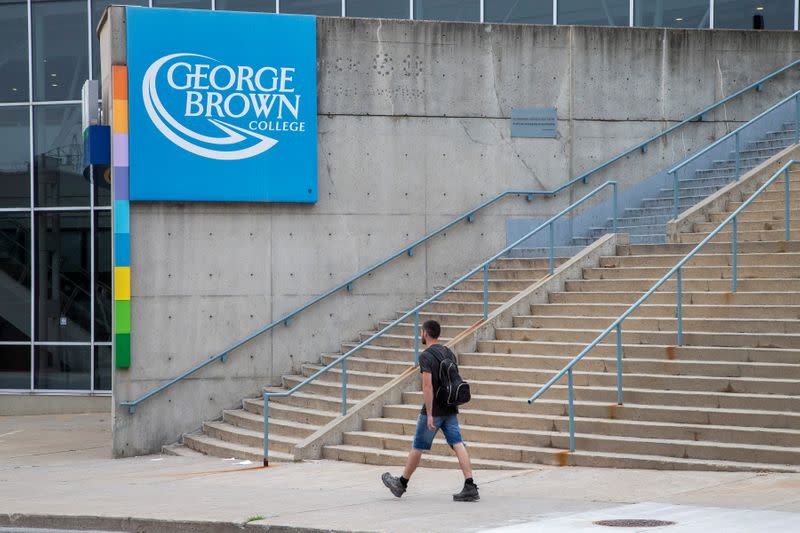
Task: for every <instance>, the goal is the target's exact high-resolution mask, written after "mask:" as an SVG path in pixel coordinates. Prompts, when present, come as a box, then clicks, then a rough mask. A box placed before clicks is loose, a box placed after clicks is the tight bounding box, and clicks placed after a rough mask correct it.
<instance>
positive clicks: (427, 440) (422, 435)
mask: <svg viewBox="0 0 800 533" xmlns="http://www.w3.org/2000/svg"><path fill="white" fill-rule="evenodd" d="M433 425H434V426H435V427H436V429H435V430H434V431H431V430H430V429H428V416H427V415H422V414H421V415H419V418H418V419H417V431H416V433H415V434H414V444H412V447H413V448H414V449H415V450H420V451H427V450H430V449H431V446H432V445H433V438H434V437H435V436H436V433H437V432H438V431H439V430H440V429H441V430H442V433H444V438H445V440H446V441H447V444H449V445H450V446H451V447H452V446H455V445H456V444H458V443H460V442H464V441H463V439H462V438H461V428H459V426H458V417H457V416H456V415H448V416H434V417H433Z"/></svg>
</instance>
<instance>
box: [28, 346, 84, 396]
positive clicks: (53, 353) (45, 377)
mask: <svg viewBox="0 0 800 533" xmlns="http://www.w3.org/2000/svg"><path fill="white" fill-rule="evenodd" d="M33 365H34V366H33V388H34V389H50V390H89V389H90V388H91V383H92V380H91V374H92V360H91V352H90V347H89V346H37V347H36V348H35V349H34V358H33Z"/></svg>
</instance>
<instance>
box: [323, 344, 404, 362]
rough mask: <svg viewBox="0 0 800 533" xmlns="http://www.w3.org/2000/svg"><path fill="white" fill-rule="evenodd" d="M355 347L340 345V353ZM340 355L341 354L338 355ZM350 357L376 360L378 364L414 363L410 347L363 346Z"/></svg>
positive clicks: (353, 345) (354, 345) (352, 345)
mask: <svg viewBox="0 0 800 533" xmlns="http://www.w3.org/2000/svg"><path fill="white" fill-rule="evenodd" d="M356 346H357V345H356V343H349V342H346V343H344V344H342V352H343V353H344V352H349V351H350V350H352V349H353V348H355V347H356ZM339 355H341V354H339ZM352 357H358V358H361V359H370V360H377V361H379V362H382V361H388V362H391V363H398V362H402V363H409V362H413V361H414V349H413V346H412V347H397V346H370V345H367V346H364V347H363V348H361V349H360V350H359V351H358V352H356V353H355V354H353V355H352V356H351V358H352Z"/></svg>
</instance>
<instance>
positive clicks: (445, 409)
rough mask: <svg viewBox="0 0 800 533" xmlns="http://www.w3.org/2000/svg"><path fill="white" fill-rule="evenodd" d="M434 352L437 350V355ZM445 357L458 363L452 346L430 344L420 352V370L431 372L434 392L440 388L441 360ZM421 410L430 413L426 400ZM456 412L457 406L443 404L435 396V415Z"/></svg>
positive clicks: (424, 413) (423, 412) (426, 413)
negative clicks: (426, 406) (451, 348)
mask: <svg viewBox="0 0 800 533" xmlns="http://www.w3.org/2000/svg"><path fill="white" fill-rule="evenodd" d="M433 352H435V353H436V355H434V354H433ZM437 358H438V359H437ZM444 359H450V360H452V361H453V362H454V363H456V364H457V361H456V355H455V354H454V353H453V352H452V351H451V350H450V348H448V347H446V346H442V345H441V344H434V345H433V346H429V347H428V349H427V350H425V351H424V352H422V353H421V354H419V371H420V372H421V373H425V372H428V373H429V374H431V379H432V381H433V392H434V394H435V393H436V389H437V388H439V361H441V360H444ZM420 412H421V413H422V414H423V415H425V416H427V415H428V410H427V409H426V408H425V402H424V401H423V403H422V411H420ZM455 414H458V407H457V406H455V405H441V404H439V403H438V402H437V401H436V397H435V396H434V398H433V416H448V415H455Z"/></svg>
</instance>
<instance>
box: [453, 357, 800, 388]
mask: <svg viewBox="0 0 800 533" xmlns="http://www.w3.org/2000/svg"><path fill="white" fill-rule="evenodd" d="M598 361H600V360H599V359H598ZM568 362H569V361H567V363H568ZM563 366H566V363H565V364H564V365H563ZM563 366H562V368H563ZM651 366H652V365H651ZM732 366H733V368H734V369H735V365H732ZM671 368H672V365H671V364H664V363H663V362H662V363H661V368H660V369H659V368H656V369H655V370H656V371H655V372H653V373H643V372H627V371H626V372H625V373H624V374H623V382H624V383H625V387H626V388H627V387H631V388H634V389H642V390H644V389H658V390H671V391H696V392H736V393H741V394H781V395H785V396H792V395H793V394H798V393H800V379H797V378H795V379H788V378H787V379H783V376H780V375H777V374H775V373H773V374H772V375H771V376H770V377H740V376H706V375H691V374H680V375H673V374H668V373H666V372H665V371H666V370H667V369H671ZM701 368H702V367H701ZM623 369H625V365H623ZM459 370H460V372H461V375H462V376H463V377H464V379H466V380H467V381H469V382H470V383H471V384H483V385H481V386H480V387H476V389H480V390H479V391H478V390H476V392H480V393H483V394H488V395H492V394H501V393H504V392H505V391H512V390H516V389H517V388H519V387H520V386H522V388H523V389H524V390H525V391H527V390H528V387H529V384H530V383H546V382H547V381H548V380H549V379H550V378H552V377H553V375H554V374H555V372H554V371H553V369H551V368H542V369H539V368H527V369H523V368H516V369H512V368H507V367H502V366H499V367H488V366H470V365H466V364H463V362H462V366H460V367H459ZM556 370H560V368H558V369H556ZM778 370H779V369H778V368H775V371H774V372H777V371H778ZM573 379H574V383H575V386H576V387H584V386H592V387H616V384H617V375H616V363H615V364H614V365H613V367H605V368H603V369H600V370H599V371H593V370H591V369H589V368H588V367H584V366H583V365H579V366H578V367H576V368H575V369H574V370H573ZM523 394H524V393H523Z"/></svg>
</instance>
